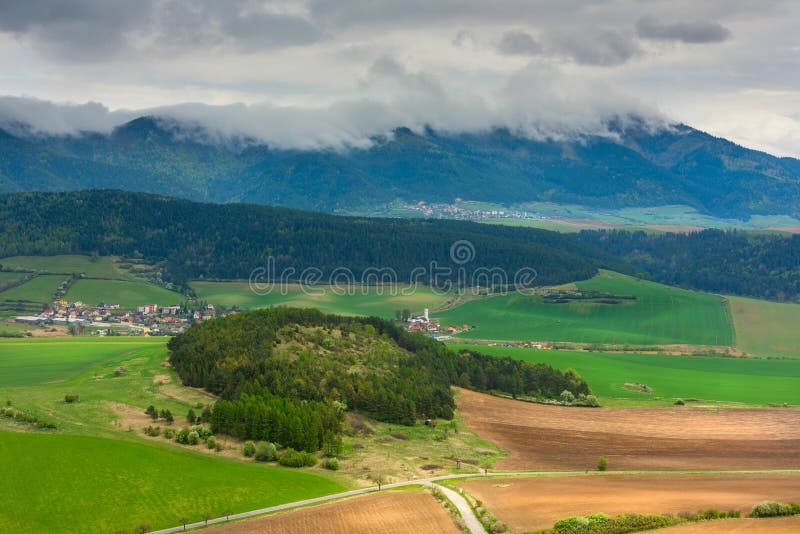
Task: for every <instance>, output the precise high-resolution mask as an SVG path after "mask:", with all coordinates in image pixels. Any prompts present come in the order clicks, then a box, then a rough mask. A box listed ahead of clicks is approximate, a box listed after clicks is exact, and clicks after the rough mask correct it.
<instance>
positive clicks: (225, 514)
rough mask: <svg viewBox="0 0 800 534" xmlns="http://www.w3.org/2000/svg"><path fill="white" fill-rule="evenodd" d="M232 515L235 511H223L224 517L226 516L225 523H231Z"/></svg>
mask: <svg viewBox="0 0 800 534" xmlns="http://www.w3.org/2000/svg"><path fill="white" fill-rule="evenodd" d="M232 513H233V510H231V509H230V508H225V509H224V510H223V511H222V515H224V516H225V521H230V520H231V514H232Z"/></svg>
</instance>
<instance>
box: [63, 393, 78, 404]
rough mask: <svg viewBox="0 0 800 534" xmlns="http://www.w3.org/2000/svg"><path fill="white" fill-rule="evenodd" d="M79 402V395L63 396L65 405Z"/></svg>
mask: <svg viewBox="0 0 800 534" xmlns="http://www.w3.org/2000/svg"><path fill="white" fill-rule="evenodd" d="M79 400H81V397H80V395H64V402H66V403H67V404H72V403H74V402H78V401H79Z"/></svg>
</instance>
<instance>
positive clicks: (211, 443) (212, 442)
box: [206, 436, 217, 449]
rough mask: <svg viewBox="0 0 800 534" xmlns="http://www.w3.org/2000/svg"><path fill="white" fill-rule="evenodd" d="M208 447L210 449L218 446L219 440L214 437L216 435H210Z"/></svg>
mask: <svg viewBox="0 0 800 534" xmlns="http://www.w3.org/2000/svg"><path fill="white" fill-rule="evenodd" d="M206 447H208V448H209V449H216V448H217V440H216V439H214V436H208V438H206Z"/></svg>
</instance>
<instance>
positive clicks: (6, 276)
mask: <svg viewBox="0 0 800 534" xmlns="http://www.w3.org/2000/svg"><path fill="white" fill-rule="evenodd" d="M23 276H25V273H10V272H6V271H0V282H7V281H9V280H17V279H19V278H22V277H23Z"/></svg>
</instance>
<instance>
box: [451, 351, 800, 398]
mask: <svg viewBox="0 0 800 534" xmlns="http://www.w3.org/2000/svg"><path fill="white" fill-rule="evenodd" d="M451 348H452V349H454V350H458V349H461V348H467V349H470V350H475V351H477V352H483V353H485V354H492V355H496V356H509V357H511V358H514V359H517V360H524V361H527V362H531V363H546V364H548V365H552V366H553V367H555V368H557V369H561V370H566V369H575V370H576V371H577V372H578V373H579V374H580V375H581V376H582V377H583V378H584V379H586V381H587V382H588V383H589V386H590V387H591V388H592V391H593V392H594V393H595V394H596V395H598V396H600V397H603V398H605V399H623V400H626V401H629V402H627V403H626V404H637V403H639V402H640V403H641V404H643V405H648V406H650V405H652V404H653V399H656V398H657V397H662V398H663V399H665V400H667V401H668V403H669V404H671V403H672V402H673V401H674V399H678V398H680V399H700V400H703V401H715V402H722V403H744V404H754V405H766V404H770V403H776V404H777V403H788V404H792V405H798V404H800V360H794V361H793V360H767V359H756V358H721V357H699V356H671V355H655V354H627V353H626V354H620V353H600V352H586V351H566V350H536V349H527V348H515V347H499V346H495V347H489V346H475V345H452V346H451ZM626 383H627V384H644V385H646V386H648V387H649V388H652V392H650V393H642V392H640V391H636V390H633V389H628V388H626V387H624V385H625V384H626ZM631 401H632V402H631ZM604 404H608V402H604Z"/></svg>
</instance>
